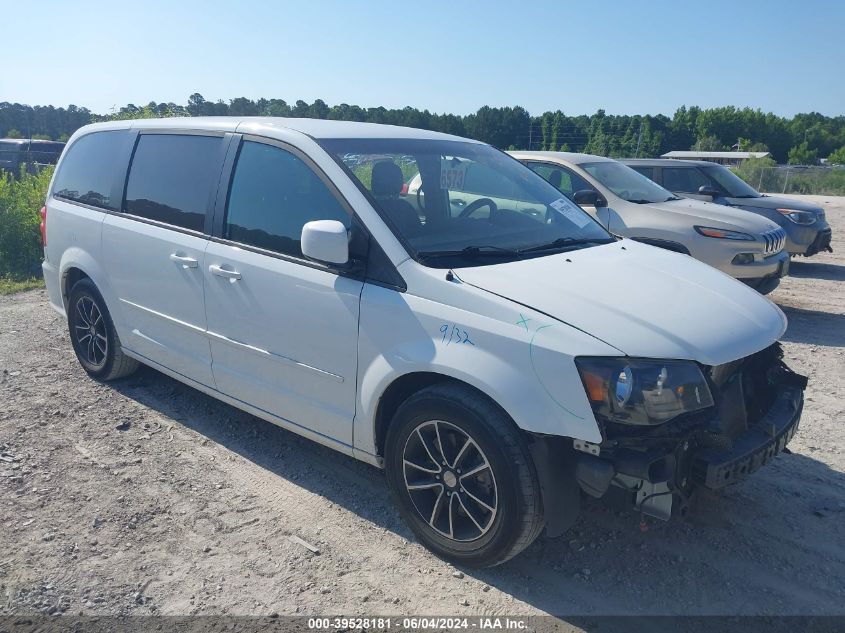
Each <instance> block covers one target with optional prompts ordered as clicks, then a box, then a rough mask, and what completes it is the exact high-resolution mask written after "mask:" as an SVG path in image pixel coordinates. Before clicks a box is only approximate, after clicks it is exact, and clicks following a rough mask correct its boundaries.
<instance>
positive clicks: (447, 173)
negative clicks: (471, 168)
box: [440, 159, 467, 191]
mask: <svg viewBox="0 0 845 633" xmlns="http://www.w3.org/2000/svg"><path fill="white" fill-rule="evenodd" d="M466 173H467V164H466V163H465V162H463V161H459V160H454V159H453V160H444V161H443V162H442V163H441V164H440V188H441V189H449V190H451V191H463V188H464V179H465V178H466Z"/></svg>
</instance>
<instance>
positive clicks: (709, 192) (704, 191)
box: [698, 185, 722, 198]
mask: <svg viewBox="0 0 845 633" xmlns="http://www.w3.org/2000/svg"><path fill="white" fill-rule="evenodd" d="M698 193H699V194H701V195H702V196H710V197H711V198H718V197H719V196H720V195H722V194H721V192H720V191H717V190H716V189H715V188H713V187H711V186H710V185H701V186H700V187H699V188H698Z"/></svg>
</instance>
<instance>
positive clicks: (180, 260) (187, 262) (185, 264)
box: [170, 253, 197, 268]
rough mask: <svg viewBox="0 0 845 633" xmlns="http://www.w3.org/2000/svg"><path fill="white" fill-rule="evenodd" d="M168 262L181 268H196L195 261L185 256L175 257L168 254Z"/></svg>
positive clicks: (174, 254) (172, 254)
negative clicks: (174, 263) (180, 265)
mask: <svg viewBox="0 0 845 633" xmlns="http://www.w3.org/2000/svg"><path fill="white" fill-rule="evenodd" d="M170 261H172V262H176V263H177V264H182V268H196V267H197V260H195V259H194V258H193V257H187V256H185V255H177V254H176V253H170Z"/></svg>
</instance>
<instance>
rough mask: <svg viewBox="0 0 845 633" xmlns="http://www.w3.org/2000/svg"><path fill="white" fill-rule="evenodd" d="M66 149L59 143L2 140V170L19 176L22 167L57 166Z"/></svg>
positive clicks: (15, 139)
mask: <svg viewBox="0 0 845 633" xmlns="http://www.w3.org/2000/svg"><path fill="white" fill-rule="evenodd" d="M64 148H65V144H64V143H60V142H58V141H41V140H30V139H20V138H0V169H2V170H3V171H8V172H11V173H12V174H19V173H20V170H21V165H33V166H36V167H37V166H38V165H55V164H56V161H58V160H59V156H61V154H62V150H63V149H64Z"/></svg>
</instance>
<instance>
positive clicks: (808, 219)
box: [620, 158, 833, 257]
mask: <svg viewBox="0 0 845 633" xmlns="http://www.w3.org/2000/svg"><path fill="white" fill-rule="evenodd" d="M620 162H623V163H625V164H626V165H628V166H629V167H631V168H632V169H634V170H636V171H638V172H640V173H641V174H642V175H643V176H645V177H646V178H650V179H651V180H653V181H654V182H656V183H657V184H659V185H662V186H663V187H664V188H665V189H668V190H669V191H671V192H672V193H675V194H677V195H679V196H683V197H685V198H696V199H698V200H705V201H707V202H715V203H716V204H722V205H725V206H729V207H737V208H739V209H745V210H746V211H751V212H752V213H756V214H758V215H762V216H765V217H767V218H769V219H770V220H772V221H773V222H777V223H778V224H779V225H780V226H782V227H783V228H784V230H785V231H786V250H787V251H789V253H790V254H791V255H804V256H806V257H809V256H810V255H815V254H816V253H819V252H821V251H830V252H833V249H832V248H831V247H830V239H831V230H830V225H829V224H828V223H827V221H826V220H825V215H824V209H822V208H821V207H819V206H817V205H815V204H810V203H808V202H802V201H800V200H795V199H794V198H781V197H778V196H770V195H767V194H763V193H760V192H758V191H757V190H756V189H754V188H753V187H752V186H751V185H749V184H748V183H746V182H745V181H744V180H743V179H742V178H740V177H739V176H737V175H736V174H734V173H733V172H732V171H730V170H729V169H728V168H727V167H723V166H722V165H717V164H716V163H710V162H707V161H699V160H673V159H665V158H664V159H660V158H653V159H648V158H629V159H623V160H622V161H620Z"/></svg>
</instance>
